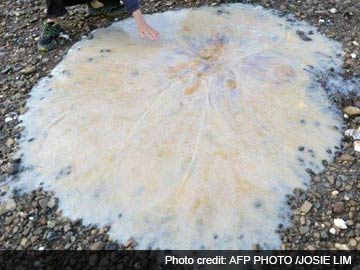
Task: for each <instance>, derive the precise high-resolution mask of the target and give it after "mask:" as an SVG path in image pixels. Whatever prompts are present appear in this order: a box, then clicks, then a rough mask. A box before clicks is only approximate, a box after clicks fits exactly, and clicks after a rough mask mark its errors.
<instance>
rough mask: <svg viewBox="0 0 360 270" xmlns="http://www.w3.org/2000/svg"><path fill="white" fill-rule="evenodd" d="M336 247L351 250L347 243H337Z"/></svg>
mask: <svg viewBox="0 0 360 270" xmlns="http://www.w3.org/2000/svg"><path fill="white" fill-rule="evenodd" d="M335 248H336V249H339V250H349V247H348V246H347V245H346V244H340V243H335Z"/></svg>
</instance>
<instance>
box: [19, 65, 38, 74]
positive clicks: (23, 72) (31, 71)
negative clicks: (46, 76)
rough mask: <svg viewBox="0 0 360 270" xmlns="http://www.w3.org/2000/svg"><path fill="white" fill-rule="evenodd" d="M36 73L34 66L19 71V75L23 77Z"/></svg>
mask: <svg viewBox="0 0 360 270" xmlns="http://www.w3.org/2000/svg"><path fill="white" fill-rule="evenodd" d="M35 71H36V67H35V66H27V67H25V68H24V69H22V70H21V73H22V74H24V75H29V74H32V73H34V72H35Z"/></svg>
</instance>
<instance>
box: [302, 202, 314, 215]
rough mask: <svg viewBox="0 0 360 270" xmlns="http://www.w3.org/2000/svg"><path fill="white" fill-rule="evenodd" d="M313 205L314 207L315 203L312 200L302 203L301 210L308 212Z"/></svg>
mask: <svg viewBox="0 0 360 270" xmlns="http://www.w3.org/2000/svg"><path fill="white" fill-rule="evenodd" d="M312 207H313V205H312V203H311V202H309V201H305V202H304V203H303V204H302V205H301V207H300V211H301V212H303V213H305V214H306V213H308V212H309V211H310V210H311V208H312Z"/></svg>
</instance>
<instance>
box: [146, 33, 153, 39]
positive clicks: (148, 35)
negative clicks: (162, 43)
mask: <svg viewBox="0 0 360 270" xmlns="http://www.w3.org/2000/svg"><path fill="white" fill-rule="evenodd" d="M146 35H147V37H148V38H149V39H151V40H154V37H153V36H152V35H151V32H148V31H147V32H146Z"/></svg>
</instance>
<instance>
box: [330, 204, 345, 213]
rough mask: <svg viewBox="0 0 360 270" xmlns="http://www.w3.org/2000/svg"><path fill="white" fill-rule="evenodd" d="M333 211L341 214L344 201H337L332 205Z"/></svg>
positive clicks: (343, 209) (343, 208)
mask: <svg viewBox="0 0 360 270" xmlns="http://www.w3.org/2000/svg"><path fill="white" fill-rule="evenodd" d="M333 211H334V213H335V214H341V213H343V212H344V211H345V207H344V203H343V202H337V203H335V204H334V205H333Z"/></svg>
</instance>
